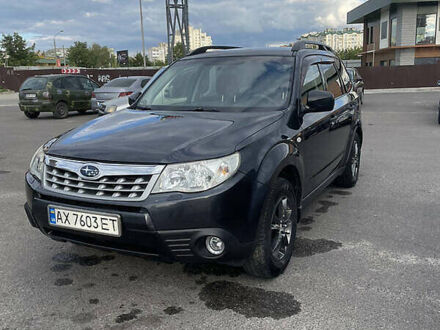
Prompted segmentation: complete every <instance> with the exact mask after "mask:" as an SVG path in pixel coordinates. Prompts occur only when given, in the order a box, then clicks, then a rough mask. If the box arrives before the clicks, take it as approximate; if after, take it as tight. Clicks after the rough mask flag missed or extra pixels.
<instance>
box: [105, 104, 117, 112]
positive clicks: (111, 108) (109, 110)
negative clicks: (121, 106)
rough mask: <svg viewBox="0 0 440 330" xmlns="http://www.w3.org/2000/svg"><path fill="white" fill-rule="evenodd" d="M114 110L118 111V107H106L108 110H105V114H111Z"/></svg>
mask: <svg viewBox="0 0 440 330" xmlns="http://www.w3.org/2000/svg"><path fill="white" fill-rule="evenodd" d="M116 110H118V107H117V106H116V105H112V106H111V107H108V109H106V112H108V113H112V112H115V111H116Z"/></svg>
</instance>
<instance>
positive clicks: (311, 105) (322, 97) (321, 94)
mask: <svg viewBox="0 0 440 330" xmlns="http://www.w3.org/2000/svg"><path fill="white" fill-rule="evenodd" d="M334 106H335V98H334V96H333V94H332V93H330V92H328V91H320V90H313V91H310V92H309V93H308V94H307V108H306V111H305V112H306V113H307V112H327V111H332V110H333V108H334Z"/></svg>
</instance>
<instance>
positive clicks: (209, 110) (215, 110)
mask: <svg viewBox="0 0 440 330" xmlns="http://www.w3.org/2000/svg"><path fill="white" fill-rule="evenodd" d="M188 111H195V112H220V111H219V110H217V109H214V108H211V109H207V108H203V107H197V108H194V109H191V110H188Z"/></svg>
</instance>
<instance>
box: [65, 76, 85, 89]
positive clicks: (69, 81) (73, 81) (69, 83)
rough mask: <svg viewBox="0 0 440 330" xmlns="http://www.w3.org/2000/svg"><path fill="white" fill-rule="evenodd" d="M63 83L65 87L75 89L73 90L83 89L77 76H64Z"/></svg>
mask: <svg viewBox="0 0 440 330" xmlns="http://www.w3.org/2000/svg"><path fill="white" fill-rule="evenodd" d="M63 84H64V88H65V89H73V90H78V89H81V84H80V83H79V81H78V79H77V78H75V77H66V78H64V82H63Z"/></svg>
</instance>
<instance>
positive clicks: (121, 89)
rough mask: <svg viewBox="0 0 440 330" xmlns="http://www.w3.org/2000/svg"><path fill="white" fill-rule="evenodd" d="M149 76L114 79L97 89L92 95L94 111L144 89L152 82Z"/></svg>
mask: <svg viewBox="0 0 440 330" xmlns="http://www.w3.org/2000/svg"><path fill="white" fill-rule="evenodd" d="M150 79H151V77H149V76H130V77H120V78H116V79H113V80H111V81H109V82H108V83H106V84H105V85H104V86H102V87H100V88H98V89H95V90H94V92H93V94H92V100H91V102H92V110H95V111H96V110H99V108H100V105H101V104H102V103H104V102H105V101H108V100H111V99H114V98H118V97H124V96H129V95H131V94H133V93H135V92H138V91H140V90H142V88H143V87H144V86H145V85H146V84H147V83H148V81H150Z"/></svg>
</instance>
